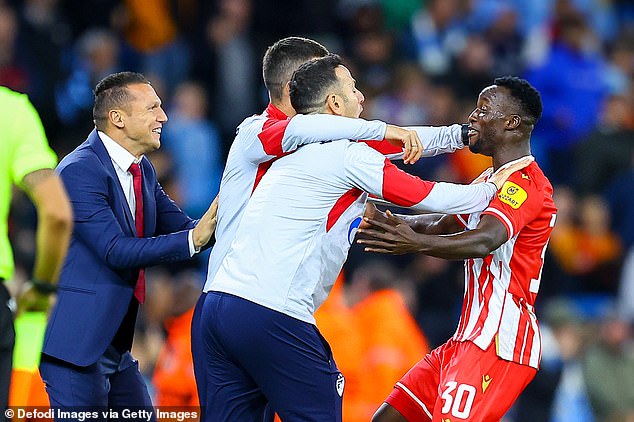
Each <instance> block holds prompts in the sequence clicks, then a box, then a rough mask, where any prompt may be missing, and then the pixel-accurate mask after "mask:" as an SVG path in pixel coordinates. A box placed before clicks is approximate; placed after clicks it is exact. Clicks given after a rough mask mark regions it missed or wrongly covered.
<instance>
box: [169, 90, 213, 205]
mask: <svg viewBox="0 0 634 422" xmlns="http://www.w3.org/2000/svg"><path fill="white" fill-rule="evenodd" d="M206 116H207V99H206V95H205V90H204V89H203V87H202V86H201V85H199V84H197V83H194V82H184V83H181V84H180V85H178V86H177V87H176V90H175V92H174V97H173V99H172V104H171V107H170V120H169V121H168V123H167V124H166V125H165V126H164V129H163V137H162V141H163V145H164V147H165V151H166V152H167V153H169V155H170V157H171V159H172V163H173V166H174V171H175V176H176V184H177V190H178V196H179V197H180V200H181V202H180V203H181V204H182V208H183V210H184V211H185V212H186V213H188V214H189V215H202V214H204V212H205V210H206V209H207V207H209V204H210V203H211V201H212V200H213V198H214V197H215V196H216V194H217V193H218V189H219V187H220V177H221V175H222V162H223V156H222V155H221V154H222V143H221V140H220V137H219V135H218V131H217V130H216V128H215V126H214V125H213V123H212V122H210V121H209V120H208V119H207V117H206Z"/></svg>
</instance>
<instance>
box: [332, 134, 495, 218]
mask: <svg viewBox="0 0 634 422" xmlns="http://www.w3.org/2000/svg"><path fill="white" fill-rule="evenodd" d="M344 166H345V174H346V178H347V179H348V181H349V182H350V183H351V184H352V185H353V186H355V187H357V188H359V189H361V190H364V191H366V192H368V193H369V194H371V195H375V196H378V197H380V198H383V199H385V200H387V201H389V202H391V203H393V204H395V205H398V206H401V207H411V208H413V209H416V210H418V211H425V212H440V213H445V214H470V213H472V212H479V211H483V210H484V209H485V208H486V207H487V206H488V205H489V202H490V201H491V199H493V197H494V196H495V194H496V192H497V188H496V187H495V185H494V184H493V183H477V184H474V185H458V184H453V183H445V182H430V181H427V180H421V179H419V178H418V177H416V176H413V175H411V174H408V173H406V172H404V171H402V170H400V169H399V168H398V167H396V166H395V165H394V164H392V163H391V162H390V160H388V159H387V158H385V157H383V156H382V155H381V154H379V153H378V152H376V151H374V150H373V149H371V148H370V147H368V146H367V145H365V144H352V143H351V144H350V145H349V146H348V148H347V149H346V156H345V160H344Z"/></svg>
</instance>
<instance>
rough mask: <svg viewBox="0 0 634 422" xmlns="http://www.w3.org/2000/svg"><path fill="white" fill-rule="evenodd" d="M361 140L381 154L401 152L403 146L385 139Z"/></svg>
mask: <svg viewBox="0 0 634 422" xmlns="http://www.w3.org/2000/svg"><path fill="white" fill-rule="evenodd" d="M361 142H365V143H366V144H367V145H368V146H369V147H370V148H372V149H373V150H375V151H378V152H380V153H381V154H383V155H391V154H402V153H403V147H402V146H401V145H392V144H391V143H389V142H388V141H386V140H385V139H384V140H382V141H374V140H370V141H367V140H363V141H361Z"/></svg>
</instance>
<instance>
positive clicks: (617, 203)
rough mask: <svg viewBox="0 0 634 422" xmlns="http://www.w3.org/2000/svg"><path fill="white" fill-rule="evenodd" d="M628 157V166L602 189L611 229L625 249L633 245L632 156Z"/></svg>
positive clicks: (633, 166) (633, 184) (633, 157)
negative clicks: (609, 215)
mask: <svg viewBox="0 0 634 422" xmlns="http://www.w3.org/2000/svg"><path fill="white" fill-rule="evenodd" d="M630 159H631V163H632V164H631V166H630V168H629V169H628V170H627V171H626V172H625V173H623V174H622V175H620V176H618V177H615V178H614V179H613V180H612V182H611V183H610V184H609V185H608V187H607V188H606V190H605V191H604V197H605V200H606V201H607V203H608V207H609V208H610V214H611V219H612V229H613V230H614V232H615V233H616V234H617V235H618V236H619V237H620V238H621V241H622V242H623V244H624V245H625V248H626V249H630V248H632V246H634V219H632V216H633V215H634V195H633V194H632V186H634V156H632V157H630Z"/></svg>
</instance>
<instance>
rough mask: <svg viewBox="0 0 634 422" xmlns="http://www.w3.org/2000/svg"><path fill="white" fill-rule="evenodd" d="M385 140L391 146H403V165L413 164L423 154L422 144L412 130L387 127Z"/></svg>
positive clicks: (392, 126)
mask: <svg viewBox="0 0 634 422" xmlns="http://www.w3.org/2000/svg"><path fill="white" fill-rule="evenodd" d="M385 139H386V140H387V141H388V142H389V143H391V144H392V145H399V146H403V150H404V154H403V162H404V163H405V164H414V163H415V162H416V161H418V159H419V158H420V157H421V155H422V154H423V144H422V142H421V141H420V138H419V137H418V133H416V131H414V130H409V129H405V128H402V127H399V126H394V125H387V129H386V130H385Z"/></svg>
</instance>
